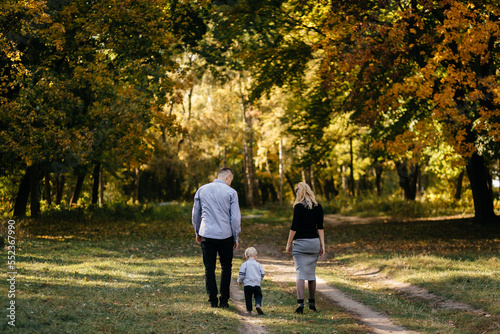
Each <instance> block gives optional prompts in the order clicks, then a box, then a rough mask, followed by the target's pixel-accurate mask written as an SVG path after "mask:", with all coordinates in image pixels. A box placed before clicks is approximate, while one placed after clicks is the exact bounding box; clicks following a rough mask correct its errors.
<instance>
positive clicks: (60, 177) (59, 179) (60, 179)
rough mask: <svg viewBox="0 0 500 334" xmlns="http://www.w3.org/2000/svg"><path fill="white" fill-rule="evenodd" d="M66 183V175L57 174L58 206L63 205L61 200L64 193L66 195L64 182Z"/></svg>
mask: <svg viewBox="0 0 500 334" xmlns="http://www.w3.org/2000/svg"><path fill="white" fill-rule="evenodd" d="M65 181H66V178H65V177H64V174H56V177H55V188H56V200H55V204H56V205H59V204H61V200H62V197H63V193H64V182H65Z"/></svg>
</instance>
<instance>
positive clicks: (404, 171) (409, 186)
mask: <svg viewBox="0 0 500 334" xmlns="http://www.w3.org/2000/svg"><path fill="white" fill-rule="evenodd" d="M396 169H397V171H398V175H399V185H400V186H401V188H403V192H404V196H405V199H407V200H411V201H414V200H415V198H416V196H417V181H418V174H419V170H420V168H419V166H418V164H416V165H414V166H411V167H410V168H408V165H407V163H406V162H396Z"/></svg>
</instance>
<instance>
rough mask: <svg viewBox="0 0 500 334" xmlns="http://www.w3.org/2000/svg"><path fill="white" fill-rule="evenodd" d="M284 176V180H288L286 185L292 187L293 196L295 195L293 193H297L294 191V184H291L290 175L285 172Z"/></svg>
mask: <svg viewBox="0 0 500 334" xmlns="http://www.w3.org/2000/svg"><path fill="white" fill-rule="evenodd" d="M285 178H286V181H287V182H288V185H289V186H290V188H292V191H293V196H294V197H295V195H297V194H296V193H295V185H294V184H293V182H292V179H291V178H290V175H288V174H287V173H285Z"/></svg>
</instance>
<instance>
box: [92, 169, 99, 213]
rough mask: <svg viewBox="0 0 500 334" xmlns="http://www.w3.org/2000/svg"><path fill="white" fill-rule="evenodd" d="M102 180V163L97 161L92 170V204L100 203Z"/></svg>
mask: <svg viewBox="0 0 500 334" xmlns="http://www.w3.org/2000/svg"><path fill="white" fill-rule="evenodd" d="M100 180H101V163H99V162H96V163H95V165H94V171H93V172H92V204H94V205H95V204H98V203H99V184H100V182H99V181H100Z"/></svg>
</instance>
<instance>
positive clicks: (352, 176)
mask: <svg viewBox="0 0 500 334" xmlns="http://www.w3.org/2000/svg"><path fill="white" fill-rule="evenodd" d="M349 152H350V155H351V161H350V163H349V167H350V168H351V172H350V174H349V191H350V192H351V196H352V197H354V196H356V194H355V193H354V153H353V150H352V138H349Z"/></svg>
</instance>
